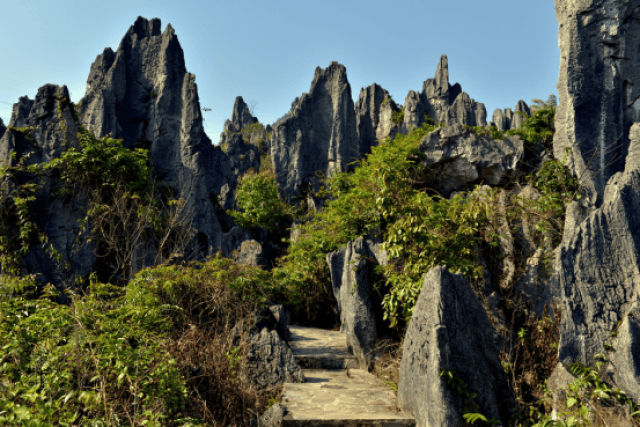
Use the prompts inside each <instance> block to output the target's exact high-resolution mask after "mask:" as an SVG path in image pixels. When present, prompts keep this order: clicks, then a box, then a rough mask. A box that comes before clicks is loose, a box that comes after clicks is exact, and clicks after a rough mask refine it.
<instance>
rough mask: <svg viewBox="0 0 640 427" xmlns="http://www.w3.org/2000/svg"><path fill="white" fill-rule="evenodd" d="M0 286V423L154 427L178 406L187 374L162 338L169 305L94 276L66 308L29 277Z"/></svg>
mask: <svg viewBox="0 0 640 427" xmlns="http://www.w3.org/2000/svg"><path fill="white" fill-rule="evenodd" d="M0 289H1V292H2V295H3V296H4V297H3V298H2V300H1V301H0V312H1V313H2V316H0V361H1V362H2V363H1V364H0V376H1V377H2V379H3V386H2V387H0V407H1V408H3V411H2V412H1V413H0V424H3V425H62V426H65V425H69V426H70V425H79V423H81V424H82V425H87V424H88V423H93V424H92V425H96V424H95V423H96V422H101V423H102V425H120V424H119V423H123V424H125V425H131V426H133V425H144V424H146V425H156V426H160V425H166V422H167V421H169V420H173V419H174V418H176V414H177V413H178V412H180V411H181V410H182V409H183V406H184V403H185V398H186V388H185V385H184V380H183V379H182V378H181V376H180V374H179V371H178V370H177V369H176V367H175V361H174V360H173V359H172V358H171V357H170V355H169V354H168V352H167V351H166V349H164V347H163V344H162V338H163V336H164V334H165V333H166V332H167V330H168V328H169V325H170V324H169V323H168V322H167V321H166V319H164V318H163V317H162V315H161V313H162V311H163V310H164V309H166V308H168V307H166V306H163V305H160V304H158V303H157V302H158V301H157V299H154V298H153V297H152V296H151V295H149V294H147V293H145V292H144V289H142V288H140V287H132V288H130V289H127V290H126V293H125V291H123V290H122V289H119V288H115V289H114V288H113V287H111V286H110V285H104V284H101V283H98V282H96V281H94V280H92V282H91V286H90V291H91V295H90V296H87V297H83V298H79V297H75V298H74V303H73V304H72V305H71V306H65V305H58V304H57V303H53V302H51V299H52V298H55V297H57V291H56V290H55V289H54V288H53V287H52V286H50V285H49V286H47V287H46V288H45V289H44V290H42V291H39V290H38V289H37V286H36V284H35V282H33V281H31V280H30V279H29V278H23V279H7V278H5V277H4V276H3V278H2V281H1V282H0ZM176 425H183V424H176Z"/></svg>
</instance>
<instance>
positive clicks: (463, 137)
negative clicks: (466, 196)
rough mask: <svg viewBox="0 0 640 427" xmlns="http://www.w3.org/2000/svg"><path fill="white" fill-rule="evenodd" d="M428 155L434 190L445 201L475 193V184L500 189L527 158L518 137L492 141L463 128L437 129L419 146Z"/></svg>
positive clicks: (426, 159)
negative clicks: (462, 193)
mask: <svg viewBox="0 0 640 427" xmlns="http://www.w3.org/2000/svg"><path fill="white" fill-rule="evenodd" d="M419 148H420V151H422V152H423V153H424V154H425V156H426V157H425V159H424V161H423V163H424V165H425V167H427V168H430V169H431V171H432V175H433V181H434V182H433V183H432V185H431V187H432V188H435V189H436V190H438V191H439V192H440V194H441V195H442V196H443V197H449V194H450V193H451V192H452V191H453V190H458V191H461V190H472V189H473V188H472V186H473V185H474V184H479V183H481V182H482V183H486V184H489V185H498V184H499V183H500V182H501V181H502V180H503V179H505V178H507V177H515V176H516V174H517V172H518V169H517V166H518V163H519V161H520V160H521V159H522V158H523V155H524V145H523V141H522V139H521V138H520V137H519V136H510V137H507V138H505V139H503V140H495V141H494V140H491V139H490V138H487V137H484V136H479V135H477V134H476V133H475V132H472V131H471V130H469V129H465V128H463V127H462V126H461V125H455V126H452V127H447V128H441V129H437V130H435V131H433V132H430V133H428V134H427V135H426V136H425V137H424V138H423V140H422V141H421V142H420V146H419Z"/></svg>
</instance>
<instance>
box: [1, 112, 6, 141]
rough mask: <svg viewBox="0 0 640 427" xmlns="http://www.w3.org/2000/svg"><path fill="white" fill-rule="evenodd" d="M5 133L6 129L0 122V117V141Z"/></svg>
mask: <svg viewBox="0 0 640 427" xmlns="http://www.w3.org/2000/svg"><path fill="white" fill-rule="evenodd" d="M6 131H7V127H6V126H5V125H4V122H3V121H2V117H0V139H2V137H3V136H4V133H5V132H6Z"/></svg>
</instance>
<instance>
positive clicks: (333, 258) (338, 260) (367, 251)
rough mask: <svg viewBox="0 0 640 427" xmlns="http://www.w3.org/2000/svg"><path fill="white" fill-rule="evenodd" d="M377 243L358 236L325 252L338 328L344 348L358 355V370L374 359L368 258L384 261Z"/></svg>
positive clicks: (373, 306)
mask: <svg viewBox="0 0 640 427" xmlns="http://www.w3.org/2000/svg"><path fill="white" fill-rule="evenodd" d="M381 246H382V245H381V243H375V242H374V241H372V240H367V239H365V238H364V237H359V238H358V239H356V240H354V241H353V242H349V243H347V246H346V247H344V248H342V249H339V250H337V251H333V252H330V253H329V254H327V263H328V264H329V269H330V271H331V283H332V287H333V295H334V296H335V298H336V300H337V301H338V310H339V312H340V322H341V325H342V326H341V328H340V331H341V332H344V333H345V334H346V336H347V348H348V350H349V352H351V353H352V354H353V355H354V356H356V357H357V358H358V361H359V363H360V367H361V369H367V368H368V367H369V366H370V365H371V363H372V362H373V360H374V356H375V354H374V345H375V340H376V338H377V327H376V323H377V317H380V315H379V313H376V308H377V307H376V304H374V302H373V301H372V296H373V283H371V278H372V273H373V272H372V268H373V267H372V266H371V265H370V263H369V262H368V260H369V259H372V260H375V262H376V263H377V264H379V265H386V264H387V263H388V256H387V253H386V252H384V251H382V249H381Z"/></svg>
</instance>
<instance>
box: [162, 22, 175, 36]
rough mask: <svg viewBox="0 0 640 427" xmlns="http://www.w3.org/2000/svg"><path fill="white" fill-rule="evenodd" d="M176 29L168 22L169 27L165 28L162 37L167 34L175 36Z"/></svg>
mask: <svg viewBox="0 0 640 427" xmlns="http://www.w3.org/2000/svg"><path fill="white" fill-rule="evenodd" d="M175 35H176V30H175V29H174V28H173V27H172V26H171V24H167V28H165V29H164V33H162V37H163V38H164V37H166V36H175Z"/></svg>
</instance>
